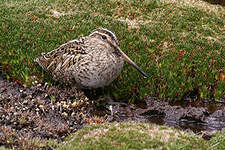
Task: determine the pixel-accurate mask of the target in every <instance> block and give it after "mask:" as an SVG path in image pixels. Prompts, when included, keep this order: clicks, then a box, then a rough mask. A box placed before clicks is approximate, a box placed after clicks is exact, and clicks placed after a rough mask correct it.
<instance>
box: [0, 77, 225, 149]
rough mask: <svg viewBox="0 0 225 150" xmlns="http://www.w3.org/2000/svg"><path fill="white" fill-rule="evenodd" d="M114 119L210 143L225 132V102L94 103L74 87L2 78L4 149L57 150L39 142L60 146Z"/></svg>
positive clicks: (100, 100)
mask: <svg viewBox="0 0 225 150" xmlns="http://www.w3.org/2000/svg"><path fill="white" fill-rule="evenodd" d="M114 121H118V122H121V121H137V122H144V123H149V122H151V123H156V124H159V125H167V126H174V127H176V128H179V129H182V130H190V131H191V130H192V131H194V132H195V133H197V134H202V135H204V136H203V137H205V138H206V139H209V138H210V136H211V134H213V133H214V131H215V130H221V129H223V128H225V107H224V103H223V102H220V103H216V102H209V101H194V102H191V101H185V102H176V103H172V104H171V103H169V102H165V101H161V100H157V99H156V98H152V97H149V98H146V99H145V100H144V101H140V102H139V103H137V104H128V103H126V102H115V101H113V100H112V99H110V98H98V100H96V101H91V100H89V99H88V98H87V97H86V96H85V94H84V93H83V92H82V91H80V90H78V89H76V88H75V87H59V86H49V85H48V84H47V83H45V84H40V83H38V82H37V81H36V82H33V84H32V86H31V87H29V88H28V87H25V86H22V85H19V84H18V83H16V82H10V81H7V80H3V79H2V78H1V79H0V147H1V146H3V147H8V148H13V149H34V148H38V149H54V148H52V147H46V146H43V147H41V145H38V146H37V145H36V144H35V141H34V139H38V140H39V141H41V142H43V143H44V142H45V141H46V140H48V139H51V140H55V141H56V142H61V141H63V140H64V139H65V137H67V136H69V135H70V134H71V133H74V132H76V131H77V130H78V129H81V128H82V127H84V126H85V125H89V124H93V123H103V122H114ZM8 139H11V140H8Z"/></svg>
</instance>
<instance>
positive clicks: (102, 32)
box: [89, 28, 148, 77]
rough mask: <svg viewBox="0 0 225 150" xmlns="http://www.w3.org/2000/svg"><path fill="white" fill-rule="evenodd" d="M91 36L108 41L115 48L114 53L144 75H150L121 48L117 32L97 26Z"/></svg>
mask: <svg viewBox="0 0 225 150" xmlns="http://www.w3.org/2000/svg"><path fill="white" fill-rule="evenodd" d="M89 36H90V37H96V38H98V39H99V40H102V41H103V42H106V43H108V44H109V45H110V46H112V47H113V48H114V49H115V51H114V53H116V54H117V55H118V56H119V57H122V58H123V59H124V60H125V61H126V62H128V63H129V64H131V65H132V66H133V67H134V68H136V69H137V70H138V71H139V72H140V73H141V74H142V75H143V76H144V77H148V75H147V74H146V73H145V72H144V71H143V70H142V69H141V68H140V67H139V66H138V65H137V64H136V63H135V62H133V61H132V60H131V59H130V58H129V57H128V56H127V55H126V54H125V53H124V52H123V51H122V50H121V49H120V47H119V42H118V40H117V37H116V35H115V33H113V32H112V31H110V30H108V29H105V28H97V29H95V30H94V31H93V32H92V33H91V34H90V35H89Z"/></svg>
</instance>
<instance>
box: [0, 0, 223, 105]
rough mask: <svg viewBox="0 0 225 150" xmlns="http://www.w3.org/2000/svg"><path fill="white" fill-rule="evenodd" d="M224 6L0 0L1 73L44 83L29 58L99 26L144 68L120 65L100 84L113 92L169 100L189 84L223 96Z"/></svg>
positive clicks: (185, 0) (184, 0)
mask: <svg viewBox="0 0 225 150" xmlns="http://www.w3.org/2000/svg"><path fill="white" fill-rule="evenodd" d="M224 12H225V8H224V7H222V6H217V5H211V4H208V3H206V2H203V1H198V0H195V1H189V0H181V1H172V0H170V1H165V0H159V1H158V0H145V1H144V2H143V1H141V0H138V1H137V0H122V1H115V0H109V1H108V0H96V1H88V0H85V1H83V0H74V1H71V0H57V1H55V0H47V1H35V0H27V1H20V0H15V1H7V0H2V1H1V2H0V15H1V18H0V22H1V24H0V51H1V54H0V60H1V64H0V65H1V66H2V68H3V73H4V75H5V76H6V77H7V78H11V79H14V80H17V81H18V82H21V83H22V84H23V83H26V84H27V85H29V84H30V83H31V81H32V80H37V79H38V80H45V81H48V82H51V83H52V80H51V79H50V78H49V76H48V75H47V74H46V73H44V72H43V71H42V70H41V68H40V67H39V66H38V65H37V64H36V63H34V58H36V57H37V56H39V55H40V54H41V53H42V52H48V51H50V50H52V49H55V48H57V47H58V46H60V45H61V44H63V43H65V42H67V41H69V40H71V39H74V38H77V37H78V36H84V35H88V34H89V33H90V32H91V31H92V30H93V29H95V28H97V27H106V28H108V29H110V30H113V31H114V32H115V33H116V35H117V37H118V39H119V41H120V47H121V49H122V50H123V51H124V52H125V53H126V54H127V55H128V56H130V57H131V58H132V59H133V60H134V61H135V62H136V63H137V64H138V65H139V66H141V67H142V68H143V70H144V71H145V72H146V73H147V74H148V75H149V78H148V79H143V77H142V76H141V75H140V73H138V72H137V71H136V70H134V69H133V68H132V67H130V66H128V65H126V66H125V67H124V69H123V72H122V73H121V75H120V77H119V78H118V79H117V80H116V81H115V82H113V84H111V85H110V86H109V87H107V88H106V91H107V92H109V94H110V95H111V96H112V97H113V98H114V99H124V98H126V99H129V100H130V101H132V100H136V99H142V98H144V97H145V96H147V95H151V96H157V97H159V98H168V99H170V100H174V99H182V97H183V96H184V95H185V94H187V93H188V92H191V91H195V90H197V92H198V94H199V97H200V99H205V98H212V99H216V100H219V99H224V98H225V89H224V87H225V77H224V76H225V72H224V68H225V59H224V56H225V54H224V53H225V51H224V49H225V45H224V43H225V37H224V33H225V28H224V24H225V20H224V19H223V18H225V13H224ZM34 75H35V76H36V77H34Z"/></svg>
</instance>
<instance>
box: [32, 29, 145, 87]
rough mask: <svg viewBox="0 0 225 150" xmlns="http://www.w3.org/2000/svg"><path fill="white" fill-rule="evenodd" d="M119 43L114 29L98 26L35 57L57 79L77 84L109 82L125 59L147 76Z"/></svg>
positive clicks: (94, 84)
mask: <svg viewBox="0 0 225 150" xmlns="http://www.w3.org/2000/svg"><path fill="white" fill-rule="evenodd" d="M118 45H119V43H118V40H117V38H116V36H115V34H114V33H113V32H111V31H110V30H107V29H104V28H98V29H96V30H94V31H93V32H92V33H91V34H90V35H88V36H85V37H80V38H77V39H75V40H72V41H69V42H67V43H65V44H63V45H61V46H60V47H59V48H57V49H55V50H52V51H50V52H48V53H46V54H42V56H40V57H38V58H37V59H36V60H35V61H36V62H37V63H38V64H39V65H40V66H41V67H42V68H43V69H44V70H45V71H46V72H48V73H49V74H50V75H51V76H52V77H53V79H54V80H58V81H61V82H64V83H69V84H75V86H77V87H78V88H98V87H104V86H107V85H109V84H110V83H111V82H112V81H113V80H115V79H116V78H117V77H118V76H119V74H120V72H121V70H122V68H123V63H124V60H125V61H127V62H128V63H130V64H131V65H133V66H134V67H135V68H136V69H137V70H138V71H140V72H141V73H142V74H143V75H144V76H145V77H147V75H146V74H145V73H144V72H143V71H142V70H141V69H140V68H139V67H138V66H137V65H136V64H135V63H134V62H133V61H132V60H130V59H129V57H127V56H126V55H125V54H124V53H123V52H122V51H121V49H120V48H119V46H118Z"/></svg>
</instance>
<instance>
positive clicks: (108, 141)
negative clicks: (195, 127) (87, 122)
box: [59, 122, 209, 150]
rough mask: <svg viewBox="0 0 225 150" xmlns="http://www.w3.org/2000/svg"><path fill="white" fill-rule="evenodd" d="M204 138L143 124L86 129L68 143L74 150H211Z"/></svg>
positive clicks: (66, 146) (61, 149)
mask: <svg viewBox="0 0 225 150" xmlns="http://www.w3.org/2000/svg"><path fill="white" fill-rule="evenodd" d="M207 148H209V144H208V143H207V142H206V141H204V140H203V139H202V138H199V137H197V136H193V135H190V134H188V133H185V132H183V131H178V130H176V129H173V128H168V127H159V126H156V125H152V124H142V123H134V122H129V123H111V124H102V125H93V126H89V127H85V128H84V129H82V130H80V131H78V132H76V133H75V134H74V135H72V136H70V137H69V138H67V139H66V141H65V142H64V143H62V144H61V145H60V146H59V150H70V149H121V150H122V149H184V150H188V149H207Z"/></svg>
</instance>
